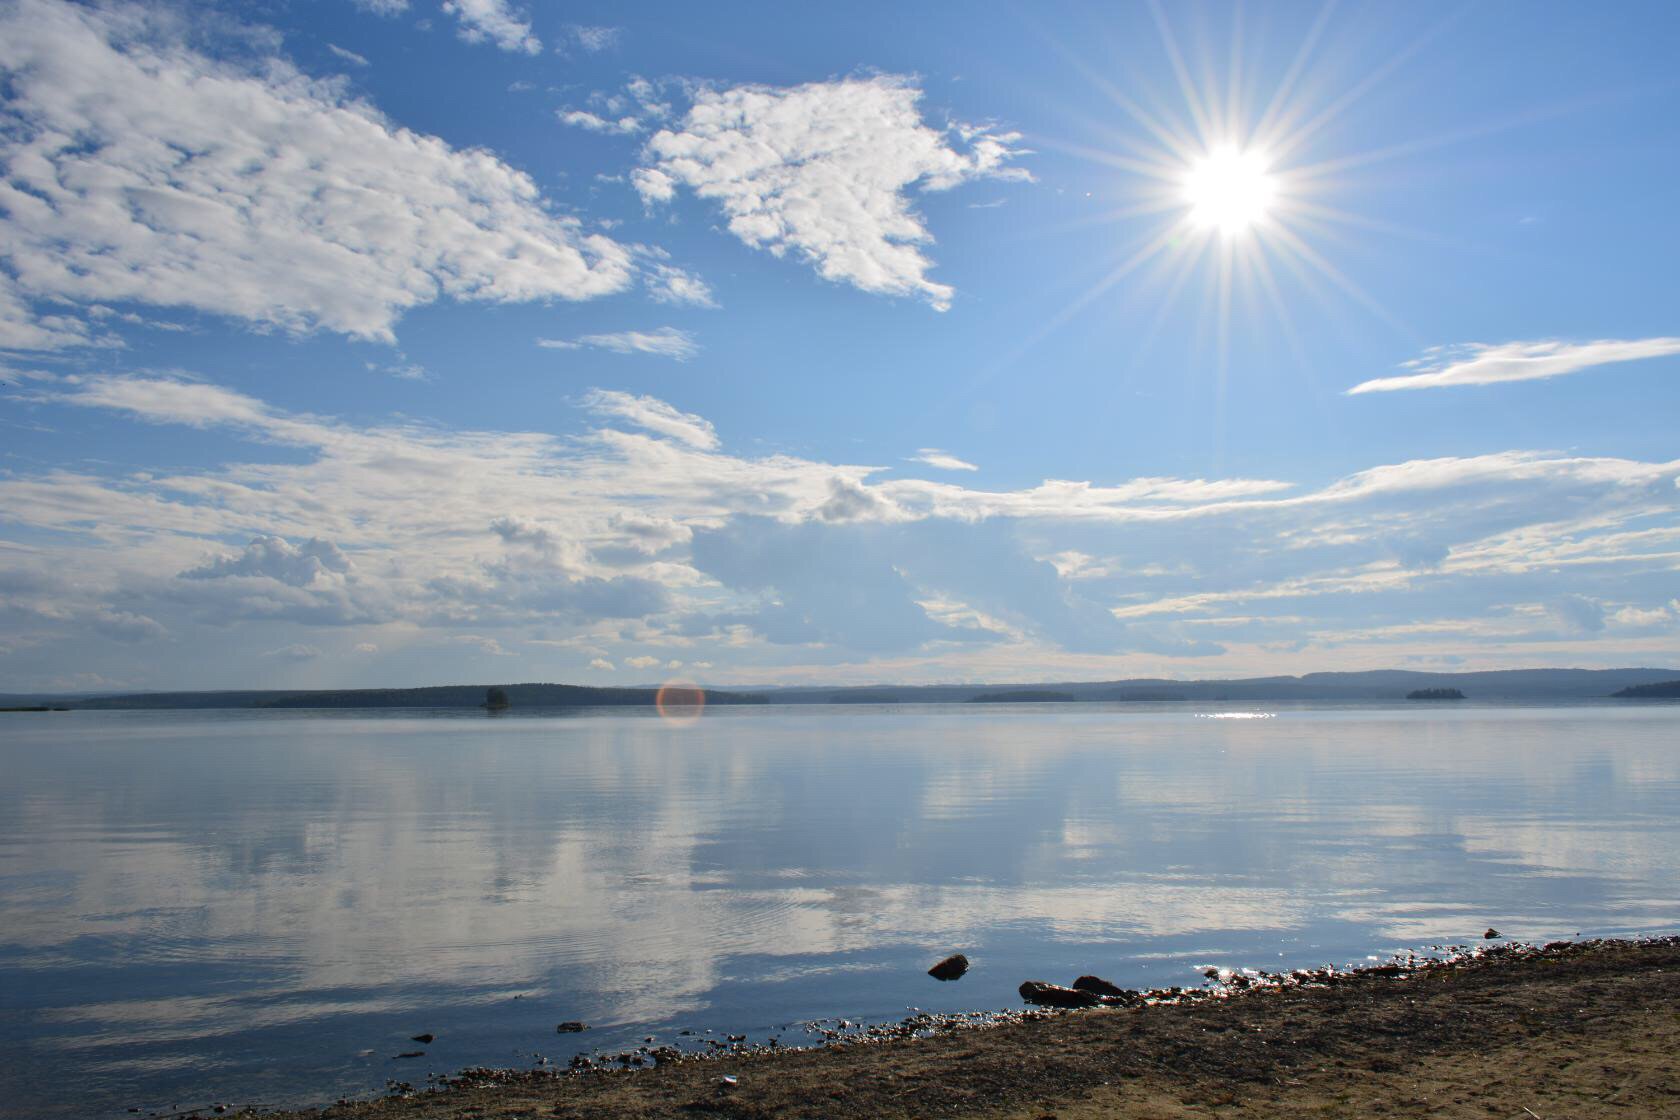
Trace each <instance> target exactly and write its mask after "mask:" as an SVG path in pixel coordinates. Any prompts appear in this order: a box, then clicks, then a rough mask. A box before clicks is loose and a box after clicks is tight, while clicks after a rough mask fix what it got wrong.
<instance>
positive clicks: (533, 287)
mask: <svg viewBox="0 0 1680 1120" xmlns="http://www.w3.org/2000/svg"><path fill="white" fill-rule="evenodd" d="M183 36H184V32H183V30H182V28H181V27H179V26H178V25H176V24H175V23H173V22H171V17H170V16H169V15H168V14H167V12H166V11H165V10H163V9H156V8H141V7H126V6H120V5H118V6H111V7H99V8H92V7H82V6H79V5H72V4H53V3H49V2H47V0H19V2H17V3H15V4H11V5H8V6H7V7H6V8H4V9H0V69H3V70H4V71H5V72H6V74H7V83H8V84H7V94H8V97H7V100H6V102H5V105H4V107H3V109H0V165H3V166H4V167H5V178H4V181H3V182H0V206H3V207H4V209H5V210H6V212H7V222H6V225H5V229H4V234H3V239H0V346H7V347H11V348H18V349H22V348H31V349H52V348H61V347H65V346H74V345H85V344H88V343H90V342H97V341H100V339H99V338H98V336H97V333H96V332H95V331H93V330H92V329H91V328H90V327H88V326H87V325H86V324H85V323H80V322H77V321H76V320H74V319H72V318H69V317H68V314H67V312H66V310H65V306H66V305H67V304H68V305H76V304H81V305H86V304H89V303H94V302H97V301H132V302H137V303H143V304H151V305H154V306H173V307H186V308H192V309H196V310H199V311H206V312H211V313H215V314H219V315H227V316H231V317H234V318H237V319H241V320H244V321H246V322H249V323H252V324H255V325H258V326H260V327H280V328H283V329H286V330H294V331H304V330H311V329H315V328H324V329H327V330H331V331H336V332H340V333H343V334H347V335H350V336H353V337H356V338H368V339H381V340H387V341H388V340H390V339H391V338H392V337H393V336H392V330H393V327H394V324H395V323H396V321H397V319H398V318H399V317H400V316H401V315H402V314H403V313H404V312H405V311H407V310H408V309H410V308H413V307H417V306H421V305H424V304H427V303H431V302H433V301H436V300H438V299H440V298H445V297H448V298H454V299H462V300H482V301H491V302H515V301H530V300H546V299H566V300H583V299H591V298H594V297H597V296H602V295H607V294H609V293H613V292H618V291H622V290H624V289H625V288H627V287H629V286H630V285H631V284H632V283H633V281H634V278H635V270H636V266H635V259H634V258H635V253H634V252H633V251H632V250H631V249H629V248H627V247H626V246H623V245H620V244H618V243H617V242H615V241H613V240H612V239H611V238H608V237H606V236H605V235H602V234H599V233H590V232H586V231H585V230H584V229H583V227H582V226H581V224H580V223H579V222H578V221H577V220H576V219H575V218H571V217H568V216H565V215H562V214H559V213H556V212H554V211H553V210H552V209H551V208H550V207H549V206H548V205H547V204H546V203H545V202H544V200H543V198H542V196H541V193H540V192H539V191H538V189H537V187H536V184H535V183H534V182H533V181H532V180H531V178H530V177H529V176H527V175H526V174H525V173H523V172H521V171H519V170H517V169H515V168H513V167H511V166H509V165H508V164H506V163H503V162H502V161H501V160H499V159H497V158H496V157H495V156H493V155H491V154H490V153H488V152H485V151H480V150H458V149H455V148H452V147H451V146H450V145H448V144H447V143H445V142H443V141H442V140H439V139H438V138H436V137H433V136H426V135H423V134H419V133H415V132H412V131H410V130H408V129H405V128H401V127H398V126H397V125H394V124H393V123H391V122H390V121H388V120H387V119H385V117H384V116H382V115H381V114H380V113H379V112H378V111H377V110H375V109H374V108H373V107H371V106H370V105H368V104H366V103H365V102H362V101H358V100H354V99H352V98H350V97H348V96H346V94H345V93H344V90H343V87H342V86H341V85H339V84H336V83H333V82H323V81H318V80H315V79H311V78H309V77H308V76H306V75H304V74H303V73H301V72H300V71H298V70H297V69H296V68H295V67H294V66H292V65H291V64H290V63H288V62H287V61H285V60H284V59H281V58H278V57H273V56H270V57H265V58H262V59H261V60H260V61H259V62H258V63H255V64H252V65H250V66H243V65H241V64H238V63H235V62H231V61H220V60H215V59H212V58H210V57H208V56H207V55H205V54H202V53H199V52H198V51H195V50H193V49H191V48H189V47H187V46H184V45H182V39H183ZM37 303H39V304H40V305H41V306H37ZM42 307H45V308H46V309H47V310H42Z"/></svg>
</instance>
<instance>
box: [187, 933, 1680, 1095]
mask: <svg viewBox="0 0 1680 1120" xmlns="http://www.w3.org/2000/svg"><path fill="white" fill-rule="evenodd" d="M825 1037H826V1041H825V1043H824V1044H823V1045H820V1046H816V1047H805V1048H797V1049H795V1048H787V1047H776V1046H767V1045H762V1044H761V1045H757V1046H752V1047H747V1046H740V1045H733V1046H725V1047H721V1048H715V1049H713V1050H712V1051H711V1052H701V1053H694V1052H688V1051H679V1050H678V1049H676V1048H674V1047H660V1048H649V1047H642V1048H640V1049H639V1050H634V1051H626V1052H624V1053H623V1054H622V1055H614V1056H611V1057H609V1058H607V1059H605V1060H603V1061H601V1062H595V1061H587V1062H583V1063H579V1064H578V1066H577V1068H574V1069H567V1070H561V1069H555V1068H552V1067H550V1068H538V1069H535V1070H531V1069H508V1070H495V1069H485V1068H477V1069H467V1070H462V1071H460V1072H459V1073H457V1074H454V1075H452V1076H448V1077H439V1078H435V1079H433V1080H432V1081H431V1082H430V1084H428V1085H424V1086H411V1085H398V1086H395V1087H394V1091H392V1092H391V1093H389V1094H388V1095H386V1096H383V1097H379V1098H375V1099H368V1100H351V1101H340V1102H338V1103H337V1104H334V1105H331V1106H328V1107H326V1108H324V1109H323V1108H312V1109H302V1110H290V1111H282V1112H264V1113H261V1115H263V1116H266V1117H269V1118H270V1120H304V1118H306V1117H327V1118H352V1117H355V1118H376V1117H390V1118H395V1120H442V1118H443V1117H450V1118H452V1120H453V1118H470V1120H511V1118H513V1117H532V1116H539V1115H540V1116H554V1117H573V1118H577V1120H582V1118H585V1117H596V1116H628V1117H643V1118H649V1120H651V1118H655V1117H659V1118H664V1117H670V1118H676V1117H692V1116H696V1115H713V1116H729V1117H742V1118H748V1117H750V1118H764V1120H768V1118H775V1117H794V1116H833V1115H847V1116H905V1117H908V1116H950V1117H956V1116H975V1117H980V1116H989V1117H1009V1118H1011V1120H1015V1118H1020V1120H1039V1118H1042V1117H1046V1116H1053V1117H1057V1118H1059V1120H1067V1118H1072V1117H1089V1118H1093V1120H1094V1118H1110V1120H1131V1118H1136V1120H1143V1118H1145V1117H1162V1116H1212V1115H1221V1114H1230V1115H1238V1116H1245V1117H1263V1116H1279V1117H1282V1116H1299V1115H1344V1114H1346V1115H1367V1114H1386V1115H1416V1116H1424V1115H1453V1116H1459V1115H1462V1116H1489V1117H1491V1116H1507V1117H1513V1118H1524V1120H1526V1117H1528V1116H1538V1117H1541V1118H1542V1120H1552V1118H1553V1117H1557V1116H1564V1115H1567V1116H1571V1117H1582V1116H1585V1117H1596V1116H1620V1115H1628V1116H1633V1115H1638V1116H1646V1115H1654V1114H1658V1113H1661V1112H1663V1111H1664V1110H1665V1109H1672V1110H1674V1112H1675V1113H1676V1114H1680V1063H1677V1062H1675V1061H1674V1060H1673V1059H1672V1058H1671V1057H1670V1055H1672V1054H1673V1053H1674V1052H1675V1050H1676V1048H1677V1047H1680V937H1658V938H1650V939H1644V940H1595V941H1583V942H1552V943H1549V944H1546V945H1530V944H1524V943H1520V942H1501V943H1499V944H1489V945H1477V946H1470V947H1448V949H1447V950H1446V953H1445V955H1443V956H1441V957H1413V958H1409V959H1396V960H1393V961H1390V962H1387V963H1384V964H1379V965H1374V966H1370V967H1364V968H1358V969H1350V970H1337V969H1328V968H1326V969H1314V970H1297V971H1295V972H1291V973H1284V974H1267V973H1256V972H1249V971H1245V972H1238V973H1227V974H1222V975H1221V976H1220V977H1219V978H1218V980H1216V981H1213V982H1211V983H1210V984H1209V985H1208V986H1207V987H1203V988H1194V989H1183V988H1174V989H1157V990H1153V991H1148V992H1139V993H1126V994H1125V995H1123V996H1122V997H1118V998H1114V999H1113V1000H1112V1004H1111V1005H1110V1006H1099V1007H1095V1008H1090V1009H1083V1010H1063V1009H1051V1008H1039V1007H1029V1008H1026V1009H1021V1010H1013V1011H999V1012H967V1013H951V1014H929V1013H922V1014H918V1015H913V1016H910V1017H909V1018H907V1019H904V1020H902V1021H900V1022H898V1023H896V1024H877V1025H875V1026H870V1027H862V1026H861V1025H860V1026H856V1027H854V1028H851V1029H844V1028H840V1029H835V1030H832V1031H828V1032H825ZM725 1078H733V1079H734V1082H733V1083H729V1082H726V1081H725ZM1238 1108H1240V1109H1241V1111H1233V1110H1235V1109H1238ZM1525 1110H1528V1111H1525ZM186 1115H194V1114H192V1113H188V1114H186ZM197 1115H204V1116H210V1115H213V1114H212V1113H211V1112H210V1110H209V1109H204V1110H200V1112H199V1113H197Z"/></svg>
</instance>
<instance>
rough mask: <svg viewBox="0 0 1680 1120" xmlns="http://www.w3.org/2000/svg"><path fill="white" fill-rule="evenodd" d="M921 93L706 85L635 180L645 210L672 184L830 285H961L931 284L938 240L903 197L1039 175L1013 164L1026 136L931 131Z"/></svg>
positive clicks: (825, 85) (860, 85)
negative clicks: (927, 251) (931, 247)
mask: <svg viewBox="0 0 1680 1120" xmlns="http://www.w3.org/2000/svg"><path fill="white" fill-rule="evenodd" d="M921 96H922V92H921V90H920V89H918V88H917V87H916V85H915V84H914V83H913V82H912V81H911V80H910V79H908V78H902V77H893V76H887V75H883V76H879V77H873V78H854V79H848V80H845V81H837V82H813V83H810V84H808V85H802V86H794V87H791V88H774V87H770V86H758V85H751V86H736V87H734V88H731V89H722V90H716V89H702V90H700V91H699V92H698V93H696V94H695V96H694V103H693V105H692V107H691V108H690V109H689V111H688V114H687V116H686V117H684V118H683V120H682V122H681V124H680V125H679V126H677V127H675V128H670V129H665V130H662V131H660V132H657V133H655V134H654V135H653V137H652V138H651V139H649V141H648V144H647V152H646V155H647V162H646V164H645V166H643V167H640V168H638V169H637V170H636V171H635V172H634V174H633V175H632V177H631V181H632V182H633V183H634V185H635V187H636V189H637V191H638V192H640V194H641V196H642V198H643V200H644V201H645V202H647V203H648V204H649V205H652V204H655V203H662V202H668V201H670V200H671V199H672V198H673V197H675V195H676V192H677V190H678V188H680V187H688V188H689V189H690V190H692V191H693V192H694V193H695V194H696V195H697V196H698V197H700V198H703V199H708V200H710V201H713V202H715V203H717V205H719V206H720V207H721V208H722V209H723V212H724V214H725V215H726V216H727V218H728V221H729V231H730V232H731V233H733V234H734V235H735V236H736V237H738V238H740V239H741V240H742V241H744V242H745V243H746V244H748V245H751V246H753V247H754V248H760V249H767V250H769V251H770V252H771V253H772V254H774V255H776V256H781V255H783V254H785V253H787V252H788V251H789V250H792V251H793V252H794V253H795V254H796V255H798V256H799V257H802V258H803V259H805V260H807V261H809V262H810V263H811V264H812V265H814V266H815V267H816V270H817V272H818V274H819V275H821V276H822V277H823V278H824V279H827V280H834V281H839V282H842V283H847V284H851V285H854V286H855V287H858V288H861V289H862V290H864V291H866V292H879V293H884V294H889V295H911V294H916V295H920V296H922V297H923V298H924V299H926V300H927V301H928V303H929V304H931V305H932V306H933V307H934V308H936V309H938V310H944V309H946V308H948V307H949V306H950V304H951V298H952V295H953V290H952V288H951V287H950V286H949V285H946V284H940V283H938V282H936V281H934V280H931V279H929V278H928V275H927V273H928V270H929V269H930V268H931V267H932V266H933V262H932V261H930V260H929V259H928V258H927V257H926V256H925V255H923V253H922V251H921V248H920V246H921V245H922V244H924V243H926V242H928V241H930V240H932V238H931V236H930V235H929V233H928V231H927V229H926V227H925V226H924V225H923V224H922V220H921V217H920V215H918V214H917V213H916V212H915V210H914V209H913V208H912V207H911V204H910V198H909V195H908V194H907V192H908V191H909V190H910V189H911V188H913V187H914V188H918V189H920V190H922V191H943V190H949V189H950V188H952V187H955V186H958V185H959V184H962V183H966V182H969V181H972V180H976V179H1022V180H1025V179H1031V178H1032V176H1031V175H1030V174H1029V173H1028V172H1027V171H1025V170H1024V169H1022V168H1019V167H1013V166H1011V161H1012V160H1014V159H1015V158H1017V157H1018V156H1020V155H1023V154H1025V153H1024V151H1023V150H1022V149H1021V148H1020V146H1019V143H1018V142H1019V140H1020V137H1019V136H1018V135H1016V134H1015V133H1011V132H998V131H990V130H987V129H984V128H979V127H975V126H971V125H963V124H952V125H948V126H946V127H944V128H935V127H932V126H930V125H928V124H925V123H923V121H922V117H921V112H920V109H919V107H918V104H917V103H918V102H919V100H920V99H921Z"/></svg>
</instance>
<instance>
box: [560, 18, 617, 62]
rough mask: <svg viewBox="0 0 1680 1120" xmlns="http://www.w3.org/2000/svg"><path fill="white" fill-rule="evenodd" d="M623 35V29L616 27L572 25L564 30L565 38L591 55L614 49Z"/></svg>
mask: <svg viewBox="0 0 1680 1120" xmlns="http://www.w3.org/2000/svg"><path fill="white" fill-rule="evenodd" d="M623 34H624V32H623V29H622V28H618V27H590V26H586V25H584V24H580V23H574V24H572V25H571V26H569V27H567V28H566V37H567V38H568V39H569V40H570V41H571V42H573V43H576V44H577V45H578V46H579V47H582V48H583V49H584V50H586V51H588V52H590V53H591V54H594V53H597V52H599V51H604V50H610V49H611V48H613V47H616V46H617V45H618V41H619V39H620V38H621V37H622V36H623Z"/></svg>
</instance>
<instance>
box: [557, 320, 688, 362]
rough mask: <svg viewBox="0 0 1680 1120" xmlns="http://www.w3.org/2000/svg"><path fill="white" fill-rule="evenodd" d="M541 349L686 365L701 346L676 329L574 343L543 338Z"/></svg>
mask: <svg viewBox="0 0 1680 1120" xmlns="http://www.w3.org/2000/svg"><path fill="white" fill-rule="evenodd" d="M537 345H538V346H542V347H545V348H547V349H550V350H576V349H578V348H579V347H583V346H588V347H591V348H593V349H596V350H611V351H612V352H613V353H615V354H653V355H656V356H657V357H661V358H675V359H676V360H677V361H679V362H686V361H688V359H690V358H692V357H694V355H696V354H698V353H699V352H700V344H699V343H697V342H695V341H694V336H693V335H691V334H689V333H688V332H687V331H685V330H679V329H678V328H676V327H660V328H659V329H658V330H652V331H615V332H613V333H611V334H586V335H584V336H582V337H581V338H570V339H567V338H539V339H537Z"/></svg>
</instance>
